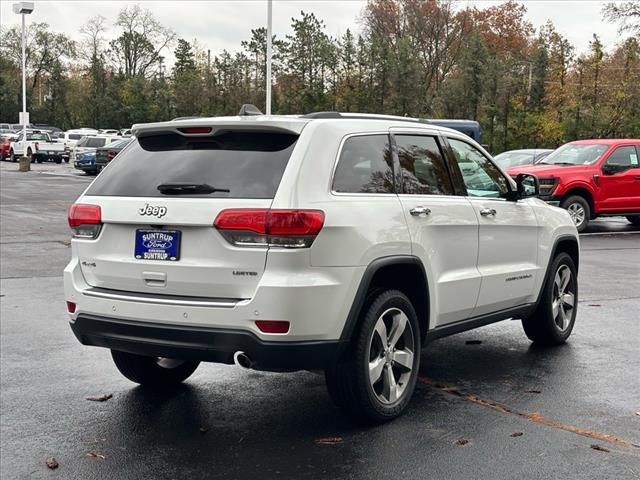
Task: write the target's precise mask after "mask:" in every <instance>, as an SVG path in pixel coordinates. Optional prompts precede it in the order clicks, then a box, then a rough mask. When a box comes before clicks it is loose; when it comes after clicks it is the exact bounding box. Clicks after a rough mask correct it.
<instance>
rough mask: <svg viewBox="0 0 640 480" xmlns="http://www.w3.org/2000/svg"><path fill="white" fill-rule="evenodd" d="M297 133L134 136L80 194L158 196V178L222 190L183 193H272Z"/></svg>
mask: <svg viewBox="0 0 640 480" xmlns="http://www.w3.org/2000/svg"><path fill="white" fill-rule="evenodd" d="M297 139H298V137H297V135H292V134H283V133H272V132H269V133H266V132H230V131H227V132H224V133H221V134H218V135H214V136H212V137H200V138H195V137H184V136H182V135H178V134H163V135H153V136H147V137H143V138H140V139H135V140H133V141H132V144H131V145H129V146H128V147H127V148H126V149H125V150H123V151H122V153H120V154H119V155H118V156H117V157H115V159H114V160H113V161H112V162H111V164H110V165H109V168H108V169H106V170H105V171H104V172H103V173H101V174H100V176H99V177H98V178H97V179H96V180H95V181H94V182H93V184H92V185H91V187H90V188H89V190H88V191H87V193H86V195H105V196H123V197H164V196H165V195H164V194H162V193H160V191H158V186H159V185H163V184H165V185H166V184H177V183H184V184H195V185H202V184H207V185H210V186H211V187H214V188H217V189H225V190H229V191H228V192H214V193H197V194H194V193H189V194H188V195H181V196H183V197H193V198H199V197H205V198H212V197H213V198H216V197H219V198H273V196H274V195H275V193H276V190H277V188H278V185H279V184H280V179H281V178H282V174H283V173H284V169H285V168H286V166H287V162H288V161H289V157H290V156H291V152H292V151H293V149H294V147H295V144H296V141H297Z"/></svg>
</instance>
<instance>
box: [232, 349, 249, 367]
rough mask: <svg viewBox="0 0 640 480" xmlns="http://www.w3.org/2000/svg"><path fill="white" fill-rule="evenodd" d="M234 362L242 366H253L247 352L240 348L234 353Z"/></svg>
mask: <svg viewBox="0 0 640 480" xmlns="http://www.w3.org/2000/svg"><path fill="white" fill-rule="evenodd" d="M233 363H235V364H236V365H237V366H239V367H242V368H251V365H252V364H253V362H252V361H251V359H250V358H249V357H248V356H247V354H246V353H244V352H241V351H239V350H238V351H237V352H236V353H234V354H233Z"/></svg>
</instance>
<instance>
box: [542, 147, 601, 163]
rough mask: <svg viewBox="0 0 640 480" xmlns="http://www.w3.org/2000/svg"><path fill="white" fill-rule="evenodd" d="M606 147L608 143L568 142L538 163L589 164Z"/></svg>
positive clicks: (598, 156) (595, 159)
mask: <svg viewBox="0 0 640 480" xmlns="http://www.w3.org/2000/svg"><path fill="white" fill-rule="evenodd" d="M608 148H609V146H608V145H603V144H598V143H596V144H591V145H581V144H571V143H568V144H567V145H563V146H562V147H560V148H559V149H557V150H556V151H555V152H553V153H551V154H550V155H549V156H548V157H547V158H545V159H544V160H542V162H540V163H546V164H548V165H591V164H593V163H595V162H597V161H598V159H599V158H600V157H601V156H602V154H603V153H604V152H606V151H607V149H608Z"/></svg>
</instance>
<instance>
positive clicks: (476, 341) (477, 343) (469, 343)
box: [464, 340, 482, 345]
mask: <svg viewBox="0 0 640 480" xmlns="http://www.w3.org/2000/svg"><path fill="white" fill-rule="evenodd" d="M464 343H466V344H467V345H480V344H481V343H482V340H467V341H466V342H464Z"/></svg>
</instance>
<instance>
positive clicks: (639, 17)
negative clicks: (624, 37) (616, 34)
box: [602, 0, 640, 36]
mask: <svg viewBox="0 0 640 480" xmlns="http://www.w3.org/2000/svg"><path fill="white" fill-rule="evenodd" d="M602 13H603V14H604V17H605V19H606V20H607V21H609V22H611V23H619V24H620V33H624V32H630V33H631V34H632V35H638V36H640V3H639V2H638V1H637V0H633V1H630V2H623V3H607V4H606V5H605V6H604V7H603V8H602Z"/></svg>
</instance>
